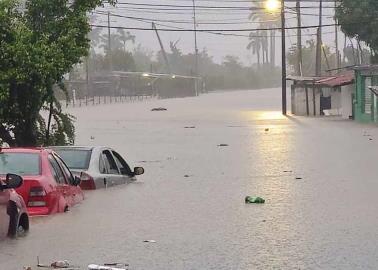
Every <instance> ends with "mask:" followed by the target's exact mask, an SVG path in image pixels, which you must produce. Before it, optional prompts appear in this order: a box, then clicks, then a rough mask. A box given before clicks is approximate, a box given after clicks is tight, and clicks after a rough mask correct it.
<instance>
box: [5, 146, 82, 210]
mask: <svg viewBox="0 0 378 270" xmlns="http://www.w3.org/2000/svg"><path fill="white" fill-rule="evenodd" d="M4 173H14V174H17V175H21V176H22V177H23V179H24V184H23V185H22V186H21V187H19V188H17V189H16V191H17V193H19V194H20V195H21V196H22V197H23V199H24V201H25V203H26V206H27V210H28V213H29V215H30V216H36V215H50V214H54V213H61V212H66V211H68V210H69V209H70V208H71V207H73V206H74V205H76V204H78V203H80V202H81V201H82V200H83V199H84V194H83V192H82V190H81V188H80V186H79V185H80V179H79V178H78V177H74V176H73V174H72V173H71V171H70V170H69V169H68V167H67V166H66V164H65V163H64V161H63V160H62V159H61V158H60V157H59V156H58V155H57V154H56V153H55V152H53V151H52V150H49V149H44V148H2V149H0V175H1V174H4Z"/></svg>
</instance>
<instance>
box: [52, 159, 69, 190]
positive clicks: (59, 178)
mask: <svg viewBox="0 0 378 270" xmlns="http://www.w3.org/2000/svg"><path fill="white" fill-rule="evenodd" d="M49 163H50V169H51V173H52V175H53V176H54V179H55V181H56V182H57V183H58V184H66V179H65V178H64V175H63V172H62V169H61V168H60V167H59V164H58V162H57V161H56V160H55V158H54V157H53V156H52V155H49Z"/></svg>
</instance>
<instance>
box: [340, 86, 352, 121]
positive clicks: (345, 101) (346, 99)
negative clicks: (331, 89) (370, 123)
mask: <svg viewBox="0 0 378 270" xmlns="http://www.w3.org/2000/svg"><path fill="white" fill-rule="evenodd" d="M354 87H355V85H354V84H352V85H347V86H343V87H341V108H342V117H343V119H349V117H350V116H352V114H353V109H352V106H353V105H352V102H353V101H352V93H353V90H354Z"/></svg>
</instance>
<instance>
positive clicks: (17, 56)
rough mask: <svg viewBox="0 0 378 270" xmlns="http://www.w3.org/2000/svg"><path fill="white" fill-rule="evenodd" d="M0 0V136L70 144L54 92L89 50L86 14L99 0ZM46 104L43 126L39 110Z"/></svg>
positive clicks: (14, 141)
mask: <svg viewBox="0 0 378 270" xmlns="http://www.w3.org/2000/svg"><path fill="white" fill-rule="evenodd" d="M111 3H113V1H111ZM23 4H24V7H25V9H22V10H24V11H21V9H20V8H19V2H17V1H15V0H2V1H1V2H0V36H1V37H2V38H1V41H0V123H1V124H0V138H1V141H2V142H6V143H8V144H9V145H11V146H36V145H41V144H50V143H51V144H55V143H59V144H61V143H73V141H74V127H73V118H72V117H71V116H70V115H67V114H64V113H63V112H62V110H61V108H60V104H59V102H58V101H57V100H56V98H55V97H54V85H59V86H61V88H63V89H64V87H63V79H64V77H63V76H64V75H65V74H67V73H69V72H70V70H71V68H72V66H73V65H75V64H77V63H79V62H80V61H81V59H82V57H83V56H86V55H87V53H88V50H89V39H88V38H87V36H88V34H89V32H90V30H91V29H90V25H89V23H88V17H87V13H88V12H90V11H92V10H93V9H94V8H96V7H97V6H98V5H100V4H102V0H80V1H79V0H77V1H70V0H55V1H54V4H51V0H26V1H24V2H23ZM42 109H48V110H49V112H50V114H49V118H48V123H47V126H46V123H45V120H44V118H43V117H42V116H41V114H40V112H41V110H42Z"/></svg>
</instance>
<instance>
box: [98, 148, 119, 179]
mask: <svg viewBox="0 0 378 270" xmlns="http://www.w3.org/2000/svg"><path fill="white" fill-rule="evenodd" d="M102 154H103V155H102V157H103V159H104V162H105V166H106V167H107V169H108V174H119V171H118V167H117V164H116V162H115V161H114V158H113V155H112V154H111V153H110V151H108V150H105V151H103V152H102Z"/></svg>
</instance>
